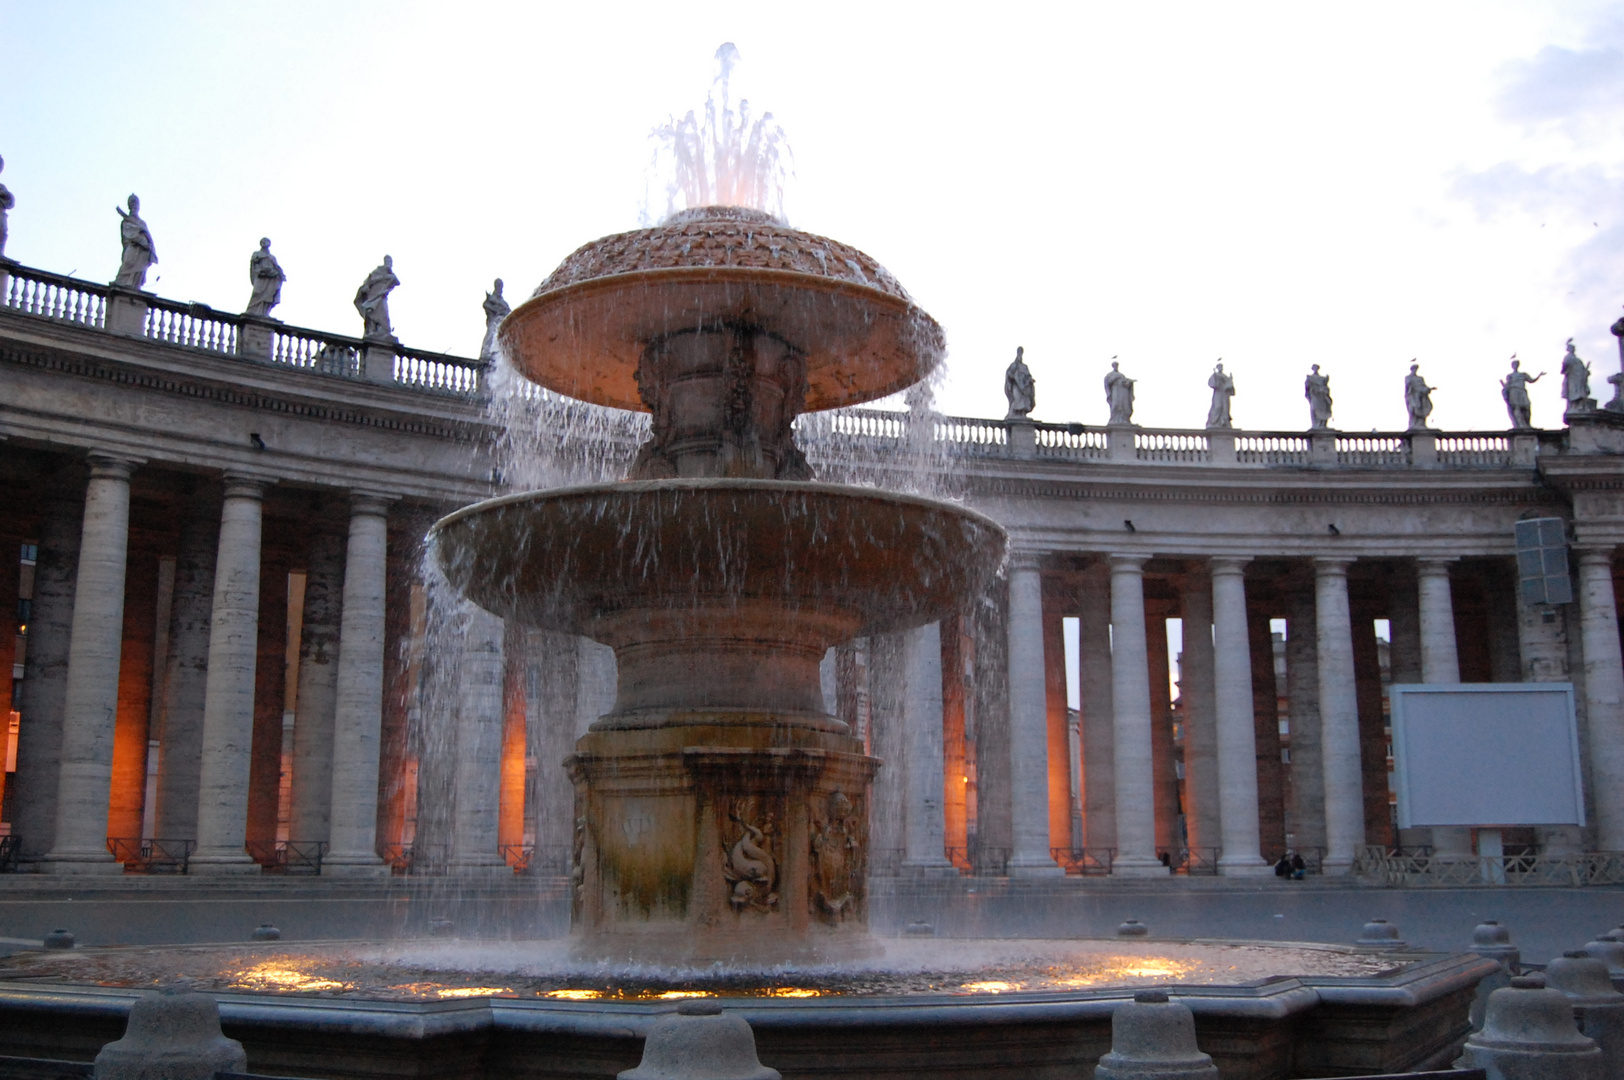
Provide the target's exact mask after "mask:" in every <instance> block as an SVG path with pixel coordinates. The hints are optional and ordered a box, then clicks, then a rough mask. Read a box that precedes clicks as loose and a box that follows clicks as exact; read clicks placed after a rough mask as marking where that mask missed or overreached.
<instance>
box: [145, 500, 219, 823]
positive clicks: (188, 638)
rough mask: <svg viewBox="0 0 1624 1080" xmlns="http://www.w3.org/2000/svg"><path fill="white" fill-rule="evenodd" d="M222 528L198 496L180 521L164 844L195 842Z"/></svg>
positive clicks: (163, 764)
mask: <svg viewBox="0 0 1624 1080" xmlns="http://www.w3.org/2000/svg"><path fill="white" fill-rule="evenodd" d="M219 523H220V510H219V507H217V506H215V504H214V499H213V498H212V497H206V496H204V495H200V494H199V493H197V492H195V491H194V492H193V493H192V494H191V497H190V500H189V505H188V507H187V510H186V513H185V515H184V516H183V517H182V518H181V522H180V542H179V546H178V548H177V550H176V556H175V592H174V597H173V599H172V600H171V601H170V605H169V657H168V664H167V667H166V669H165V673H164V680H163V704H162V706H161V709H160V715H161V717H162V720H161V723H160V727H159V735H158V740H159V743H158V807H157V816H156V824H155V828H156V831H157V837H158V838H159V839H162V840H193V839H196V837H197V780H198V770H199V767H200V765H201V763H202V756H203V693H204V688H205V684H206V682H207V679H208V673H209V624H210V622H211V618H210V616H211V614H212V612H213V605H214V556H215V550H216V549H217V547H218V546H219Z"/></svg>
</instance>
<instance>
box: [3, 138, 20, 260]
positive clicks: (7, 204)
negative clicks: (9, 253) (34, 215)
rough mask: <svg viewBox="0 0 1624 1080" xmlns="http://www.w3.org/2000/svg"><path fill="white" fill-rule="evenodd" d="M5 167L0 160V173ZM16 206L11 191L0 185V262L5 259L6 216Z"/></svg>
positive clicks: (4, 161)
mask: <svg viewBox="0 0 1624 1080" xmlns="http://www.w3.org/2000/svg"><path fill="white" fill-rule="evenodd" d="M5 167H6V159H5V158H0V171H4V169H5ZM16 205H17V199H16V197H15V196H14V195H12V194H11V189H10V188H8V187H6V185H4V184H0V262H3V261H4V260H5V257H6V214H7V213H9V212H10V210H11V208H12V207H13V206H16Z"/></svg>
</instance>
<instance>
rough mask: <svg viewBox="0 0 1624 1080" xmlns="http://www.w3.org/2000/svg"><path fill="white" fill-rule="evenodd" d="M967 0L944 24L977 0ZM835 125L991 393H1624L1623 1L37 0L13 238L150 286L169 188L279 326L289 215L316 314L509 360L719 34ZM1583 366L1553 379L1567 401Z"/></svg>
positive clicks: (909, 262) (974, 386) (846, 157)
mask: <svg viewBox="0 0 1624 1080" xmlns="http://www.w3.org/2000/svg"><path fill="white" fill-rule="evenodd" d="M944 11H946V12H951V14H948V15H944V14H943V12H944ZM725 40H731V41H734V42H736V43H737V45H738V47H739V49H740V51H741V53H742V55H743V58H744V66H743V67H742V68H741V70H740V80H741V81H742V83H743V84H744V89H745V91H746V92H747V93H748V94H749V96H750V97H751V98H752V101H753V103H754V104H755V105H756V106H757V107H758V108H766V109H770V110H771V111H773V112H774V113H775V115H776V116H777V118H778V119H779V121H780V122H781V123H782V124H783V126H784V128H785V129H786V130H787V131H788V134H789V138H790V140H791V143H792V145H793V147H794V152H795V159H796V166H797V176H796V179H795V181H794V182H793V186H792V188H791V192H790V198H789V205H788V210H789V214H790V217H791V220H792V222H793V223H794V224H796V225H798V226H801V227H803V228H808V229H811V230H813V231H817V232H824V233H828V234H830V235H833V236H836V237H839V238H840V239H842V240H845V241H848V242H850V243H853V244H856V245H858V246H859V247H862V248H864V249H865V250H867V251H868V252H870V253H871V254H873V255H874V256H875V257H876V258H878V259H880V260H881V261H882V262H883V263H885V264H886V265H887V266H888V267H889V268H890V269H891V270H892V271H894V272H895V273H896V274H897V276H898V277H899V278H900V279H901V280H902V281H903V283H904V284H905V285H906V286H908V288H910V289H911V290H912V291H913V293H914V295H915V296H916V297H917V298H918V299H919V300H920V301H921V303H923V304H924V305H925V306H926V308H927V309H928V310H930V311H931V312H932V313H933V314H934V315H935V316H936V317H937V318H938V319H939V320H940V321H941V322H942V323H943V325H944V326H945V327H946V329H947V332H948V337H949V344H950V347H951V350H952V359H951V374H950V376H949V379H948V381H947V383H946V384H945V385H944V386H943V388H942V390H941V393H940V401H941V405H942V407H944V408H945V409H946V410H948V411H951V412H958V413H964V414H971V415H982V416H996V415H1002V413H1003V402H1002V398H1001V394H1000V387H1001V381H1002V371H1003V367H1004V365H1005V364H1007V363H1008V361H1009V359H1010V357H1011V356H1012V355H1013V353H1014V349H1015V346H1016V345H1017V344H1019V345H1024V346H1025V347H1026V349H1027V357H1028V360H1029V362H1030V364H1031V367H1032V369H1033V372H1034V374H1035V375H1036V377H1037V380H1038V408H1037V412H1036V415H1037V416H1039V417H1040V418H1043V419H1052V420H1082V421H1086V422H1090V423H1100V422H1103V420H1104V418H1105V412H1106V410H1105V406H1104V402H1103V398H1102V395H1101V392H1100V387H1099V383H1100V379H1101V378H1102V377H1103V375H1104V373H1105V371H1106V369H1107V368H1108V366H1109V360H1110V358H1111V356H1112V355H1113V354H1115V355H1119V356H1120V358H1121V361H1122V365H1123V368H1124V370H1126V371H1127V372H1128V373H1129V374H1130V375H1134V376H1137V377H1139V378H1140V379H1141V380H1142V381H1141V383H1140V387H1139V390H1140V395H1139V402H1140V403H1139V409H1138V413H1137V418H1138V419H1140V420H1141V421H1143V422H1144V423H1146V424H1152V425H1156V426H1168V427H1177V426H1199V424H1200V423H1201V421H1202V420H1203V418H1204V416H1205V413H1206V401H1207V395H1208V391H1207V389H1206V385H1205V382H1206V377H1207V374H1208V372H1209V371H1210V369H1211V364H1212V362H1213V360H1214V359H1216V358H1217V357H1219V356H1222V357H1223V358H1224V360H1225V364H1226V367H1229V368H1231V369H1232V370H1233V371H1234V372H1235V373H1236V376H1237V380H1238V384H1239V390H1240V394H1239V397H1238V398H1237V399H1236V402H1235V415H1236V420H1237V422H1238V423H1240V424H1242V425H1244V426H1247V427H1254V428H1287V429H1298V428H1302V427H1304V426H1306V409H1305V407H1304V404H1303V402H1302V398H1301V386H1302V376H1303V374H1304V373H1305V372H1306V370H1307V366H1308V364H1309V363H1311V362H1319V363H1321V364H1324V365H1325V367H1326V369H1327V370H1328V371H1329V372H1330V374H1331V377H1332V389H1333V392H1334V394H1335V397H1336V402H1337V405H1336V423H1337V425H1338V426H1340V427H1342V428H1344V429H1347V430H1367V431H1368V430H1369V429H1371V428H1372V427H1380V428H1382V429H1384V430H1385V429H1390V428H1394V427H1397V426H1401V425H1402V423H1403V419H1404V412H1403V404H1402V397H1401V387H1402V380H1403V375H1404V373H1405V368H1406V365H1407V364H1408V361H1409V360H1410V358H1411V357H1412V356H1414V357H1419V358H1420V359H1421V361H1422V364H1423V368H1422V370H1423V373H1424V374H1427V375H1428V376H1429V377H1430V378H1431V380H1432V381H1433V382H1434V383H1435V384H1437V385H1439V386H1440V387H1441V388H1442V389H1441V390H1440V391H1439V393H1438V395H1437V397H1436V401H1437V412H1436V414H1435V416H1434V420H1435V422H1436V423H1438V424H1439V425H1440V426H1443V427H1447V428H1462V427H1469V426H1478V427H1503V426H1504V423H1505V419H1504V417H1505V414H1504V410H1503V407H1502V406H1501V403H1500V400H1499V395H1498V390H1497V382H1496V380H1497V379H1498V377H1499V375H1500V374H1501V373H1502V372H1503V371H1504V368H1505V360H1506V358H1507V357H1508V356H1509V355H1510V354H1511V353H1512V352H1517V353H1519V354H1520V355H1521V356H1522V357H1523V358H1524V359H1525V360H1527V361H1528V362H1529V363H1530V365H1531V366H1532V367H1533V369H1534V370H1536V371H1537V370H1540V369H1541V368H1544V369H1547V370H1550V371H1552V372H1554V371H1555V369H1556V366H1557V362H1558V359H1559V357H1560V355H1561V351H1562V342H1563V339H1565V338H1566V337H1568V336H1569V335H1570V334H1572V335H1574V336H1576V337H1577V339H1578V342H1579V346H1580V353H1581V355H1583V356H1585V357H1586V358H1587V359H1589V360H1591V361H1592V363H1593V365H1594V368H1595V372H1596V376H1595V380H1594V381H1595V382H1596V384H1597V385H1598V387H1599V390H1598V394H1599V396H1605V394H1606V393H1607V387H1606V384H1605V383H1604V382H1603V381H1602V380H1603V379H1604V378H1605V376H1606V375H1608V374H1611V373H1613V372H1615V371H1617V370H1618V353H1617V348H1616V345H1615V343H1614V341H1613V339H1612V338H1611V336H1610V335H1609V334H1608V333H1607V325H1608V324H1609V323H1610V322H1611V321H1612V320H1613V319H1614V318H1615V317H1616V316H1617V315H1618V314H1619V311H1620V307H1619V305H1620V304H1621V303H1624V213H1621V210H1624V130H1621V128H1624V108H1621V107H1620V106H1621V105H1624V7H1621V6H1619V5H1602V4H1594V3H1558V4H1550V3H1545V4H1536V3H1526V4H1516V3H1503V2H1501V3H1496V2H1475V3H1445V2H1438V3H1427V4H1413V3H1406V4H1380V3H1378V4H1366V5H1358V6H1346V7H1339V8H1334V9H1333V8H1331V7H1329V6H1328V5H1304V4H1245V5H1236V4H1222V5H1211V4H1203V5H1194V4H1189V5H1184V4H1158V5H1121V4H1066V5H1030V4H1009V3H1005V4H999V5H986V6H985V7H984V9H983V10H982V13H980V14H970V15H966V14H963V13H962V9H955V8H943V7H942V6H940V5H924V4H918V5H903V4H873V3H866V4H849V3H838V2H837V3H820V4H818V5H761V4H758V3H717V4H709V5H702V6H684V7H680V8H673V7H671V6H670V5H652V4H650V5H608V4H603V5H575V6H573V7H572V9H570V10H562V9H560V8H559V7H555V6H553V5H546V6H544V5H537V4H496V3H489V4H481V3H459V4H455V5H451V4H431V3H419V4H412V3H400V2H392V3H387V4H385V3H343V4H333V3H282V4H275V5H244V4H231V5H225V4H209V3H148V4H142V5H130V4H115V3H110V2H109V3H90V2H75V0H64V2H59V3H51V4H41V3H38V2H33V3H19V2H12V0H0V60H3V65H4V66H3V69H0V154H3V155H4V157H5V160H6V169H5V173H4V176H3V177H0V179H3V180H4V182H5V183H6V184H7V185H8V186H9V187H10V188H11V190H12V192H13V193H14V194H15V196H16V197H17V200H18V205H17V208H16V210H15V211H13V213H12V215H11V241H10V244H9V246H8V249H7V253H8V254H10V255H11V256H12V257H14V258H17V259H19V260H21V261H23V262H24V263H28V264H31V265H37V266H42V267H46V268H49V269H53V270H58V271H64V272H66V271H74V272H76V273H77V274H78V275H79V276H82V277H86V278H90V279H92V280H107V279H109V278H111V277H112V275H113V271H114V269H115V267H116V265H117V261H118V246H117V225H118V218H117V216H116V215H115V214H114V212H113V207H114V206H115V205H116V204H119V203H121V202H122V200H123V198H124V197H125V196H126V195H128V194H129V193H130V192H131V191H134V192H137V193H139V194H140V195H141V197H142V201H143V213H144V214H145V216H146V218H147V220H148V222H149V223H150V225H151V227H152V231H153V233H154V236H155V238H156V241H157V244H158V251H159V255H160V256H161V259H162V261H161V263H160V265H159V266H158V267H157V268H156V275H157V276H156V280H153V281H152V284H153V286H154V287H155V288H156V290H157V291H159V292H160V293H162V294H164V295H167V296H172V297H175V298H178V299H185V300H200V301H204V302H206V303H209V304H213V305H215V306H218V307H222V308H225V309H228V310H240V309H241V307H242V305H243V304H244V303H245V302H246V299H247V295H248V285H247V279H246V274H247V269H246V267H247V259H248V255H249V254H250V253H251V252H252V251H253V250H254V247H255V246H256V243H257V241H258V239H259V237H260V236H262V235H264V236H270V237H271V238H272V240H273V242H274V250H275V251H276V253H277V255H278V256H279V257H280V259H281V261H282V264H283V266H284V267H285V269H286V270H287V273H288V275H289V279H290V280H289V282H288V285H287V287H286V289H285V290H284V294H283V295H284V303H283V305H282V307H281V308H280V309H279V310H278V312H277V314H279V315H280V316H281V317H283V318H284V319H286V320H287V321H289V322H291V323H295V324H303V325H312V326H318V327H324V328H330V329H336V330H342V331H346V332H356V331H357V329H358V327H359V320H358V318H357V316H356V315H355V313H354V310H353V309H352V308H351V307H350V298H351V296H352V295H353V293H354V290H355V287H356V285H357V284H358V283H359V282H360V280H361V279H362V278H363V277H364V276H365V275H366V273H367V271H368V270H370V269H371V268H372V267H373V266H375V265H376V264H377V263H378V261H379V260H380V259H381V257H382V256H383V254H384V253H386V252H387V253H389V254H392V255H393V256H394V257H395V264H396V271H397V273H398V274H399V276H400V278H401V280H402V282H403V285H402V287H401V288H400V290H399V291H398V292H397V293H396V294H395V299H394V301H393V305H392V306H393V309H394V314H395V322H396V324H397V327H398V332H399V334H400V336H401V337H402V339H403V340H405V341H407V342H408V343H410V344H413V345H417V346H420V347H423V348H430V349H444V350H448V351H454V352H463V353H469V352H471V351H473V350H474V349H475V348H477V345H478V341H479V336H480V330H481V315H480V310H479V303H480V300H481V299H482V297H483V292H484V290H485V289H486V288H488V287H489V284H490V279H491V278H492V277H494V276H497V275H501V276H502V277H504V278H506V279H507V281H508V283H509V291H510V293H511V294H513V295H514V296H515V297H518V296H523V295H525V294H527V293H528V292H529V290H530V289H532V288H533V287H534V286H535V285H536V283H537V282H539V281H540V280H541V279H542V278H543V277H544V276H545V275H546V274H547V272H548V271H549V270H550V269H551V268H552V267H553V266H554V265H555V264H556V263H557V262H558V261H559V260H560V259H561V258H562V257H563V256H564V255H566V254H567V253H568V252H569V251H571V250H572V249H574V248H575V247H576V246H578V245H579V244H581V243H583V242H585V241H587V240H589V239H591V238H593V237H595V236H598V235H600V234H602V233H605V232H610V231H618V230H621V229H626V228H632V227H634V226H635V225H636V222H637V214H638V208H639V207H638V203H639V200H640V197H641V195H642V192H643V183H644V177H643V169H644V166H645V163H646V162H647V160H648V157H649V152H650V147H649V145H648V142H647V136H648V133H649V130H650V129H651V128H652V127H653V126H654V125H655V124H657V123H658V122H660V121H661V120H663V119H664V118H665V117H666V116H667V115H669V114H670V113H673V112H679V113H680V112H681V111H684V110H686V109H688V108H691V107H694V106H696V105H698V104H699V103H700V102H702V100H703V98H704V94H705V91H706V89H707V86H708V83H709V79H710V66H711V60H710V58H711V55H712V53H713V52H714V50H715V48H716V46H717V45H718V44H720V43H721V42H722V41H725ZM1556 382H1557V380H1555V379H1550V380H1548V381H1543V382H1541V383H1540V384H1539V385H1538V386H1536V387H1535V388H1534V389H1535V391H1536V402H1535V420H1536V422H1541V421H1543V422H1545V423H1547V424H1551V425H1554V424H1555V422H1556V417H1557V415H1558V408H1559V405H1558V403H1557V400H1556V399H1557V387H1556V385H1555V384H1556Z"/></svg>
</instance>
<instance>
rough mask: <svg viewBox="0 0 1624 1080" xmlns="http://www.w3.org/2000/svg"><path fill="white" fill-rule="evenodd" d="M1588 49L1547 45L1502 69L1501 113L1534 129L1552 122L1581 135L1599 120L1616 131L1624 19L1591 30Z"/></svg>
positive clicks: (1623, 71) (1623, 78)
mask: <svg viewBox="0 0 1624 1080" xmlns="http://www.w3.org/2000/svg"><path fill="white" fill-rule="evenodd" d="M1587 36H1588V37H1589V39H1590V40H1589V43H1588V44H1587V45H1586V46H1585V47H1581V48H1576V49H1569V48H1564V47H1562V46H1560V45H1547V46H1545V47H1544V48H1543V49H1541V50H1540V51H1539V52H1537V53H1535V54H1534V55H1533V56H1532V57H1530V58H1528V59H1526V60H1518V61H1514V62H1512V63H1510V64H1508V65H1506V67H1505V68H1504V69H1503V71H1502V72H1501V80H1502V82H1501V89H1500V93H1499V95H1498V97H1497V99H1496V101H1495V105H1496V107H1497V110H1498V112H1499V114H1500V116H1501V117H1502V118H1503V119H1505V120H1509V121H1511V122H1513V123H1519V124H1523V125H1525V126H1528V127H1537V126H1541V125H1546V124H1551V125H1554V126H1556V127H1558V128H1559V129H1562V130H1564V131H1566V132H1567V133H1568V134H1569V135H1570V136H1572V137H1574V138H1579V137H1581V136H1582V134H1583V132H1584V129H1585V128H1588V127H1590V126H1592V125H1593V124H1595V123H1601V124H1604V125H1606V126H1608V127H1610V128H1613V129H1615V130H1616V127H1617V125H1618V124H1619V122H1620V116H1621V109H1620V106H1621V105H1624V22H1620V21H1618V20H1612V21H1609V22H1608V23H1606V24H1604V25H1601V26H1597V27H1593V28H1591V30H1590V32H1589V34H1588V35H1587Z"/></svg>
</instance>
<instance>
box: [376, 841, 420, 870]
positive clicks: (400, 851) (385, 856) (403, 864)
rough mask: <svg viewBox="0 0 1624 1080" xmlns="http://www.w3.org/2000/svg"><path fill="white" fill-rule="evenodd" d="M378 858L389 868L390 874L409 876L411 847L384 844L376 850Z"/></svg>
mask: <svg viewBox="0 0 1624 1080" xmlns="http://www.w3.org/2000/svg"><path fill="white" fill-rule="evenodd" d="M378 857H379V858H380V859H382V860H383V861H384V864H385V865H386V866H388V867H389V872H390V873H392V874H409V873H411V872H412V845H410V844H385V845H384V846H383V847H381V848H379V849H378Z"/></svg>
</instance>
